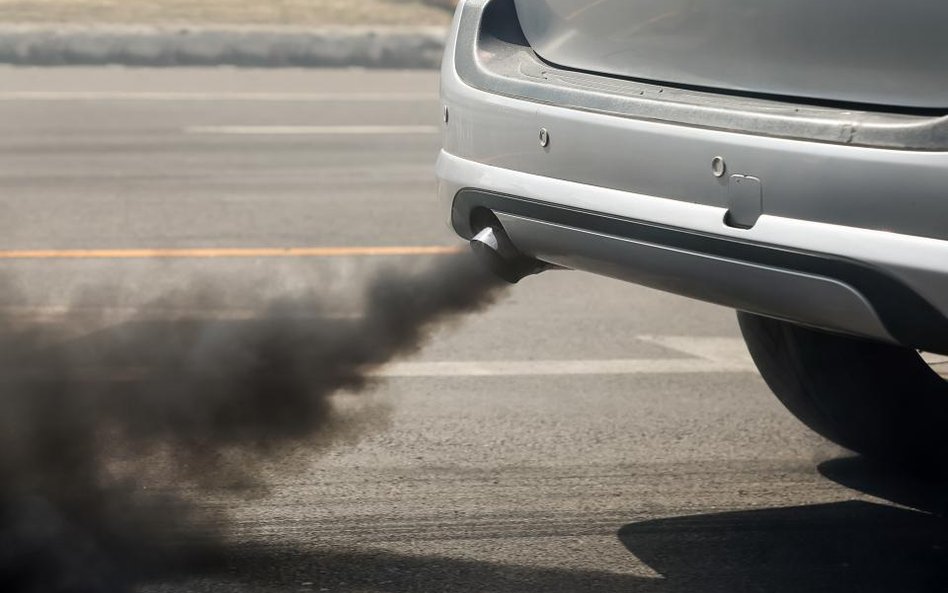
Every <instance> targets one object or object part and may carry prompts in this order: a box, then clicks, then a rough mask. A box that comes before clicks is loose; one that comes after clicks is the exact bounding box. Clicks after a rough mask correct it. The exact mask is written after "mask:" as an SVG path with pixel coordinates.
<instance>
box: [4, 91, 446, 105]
mask: <svg viewBox="0 0 948 593" xmlns="http://www.w3.org/2000/svg"><path fill="white" fill-rule="evenodd" d="M437 100H438V95H436V94H434V93H241V92H235V93H219V92H218V93H187V92H185V93H175V92H160V91H159V92H123V91H8V92H0V101H191V102H216V101H278V102H323V103H328V102H351V101H362V102H369V103H388V102H393V101H398V102H415V101H437Z"/></svg>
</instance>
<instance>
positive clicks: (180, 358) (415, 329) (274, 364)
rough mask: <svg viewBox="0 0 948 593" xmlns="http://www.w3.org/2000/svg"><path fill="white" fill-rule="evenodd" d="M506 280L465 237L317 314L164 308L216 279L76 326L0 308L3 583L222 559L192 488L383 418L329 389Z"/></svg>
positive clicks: (359, 380) (160, 571)
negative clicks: (205, 314)
mask: <svg viewBox="0 0 948 593" xmlns="http://www.w3.org/2000/svg"><path fill="white" fill-rule="evenodd" d="M502 285H503V283H502V282H500V281H498V280H496V279H495V278H494V277H493V276H492V275H491V274H490V273H489V272H487V271H486V270H484V269H483V268H482V267H481V266H480V265H479V264H478V263H477V262H476V261H475V260H474V258H473V257H472V256H471V255H470V254H463V255H462V254H459V255H457V256H450V257H448V258H444V259H441V260H440V261H438V262H437V263H435V264H432V265H428V266H427V267H422V268H411V269H390V270H388V271H386V272H384V273H382V274H380V275H379V276H377V277H376V278H375V280H373V281H372V282H371V283H369V284H368V285H367V286H366V287H365V288H364V290H363V292H362V293H361V294H360V295H359V296H360V297H361V298H362V299H363V305H362V311H361V315H359V316H355V317H351V318H349V317H346V318H338V317H337V318H332V317H329V316H322V317H320V313H328V311H327V310H326V305H325V303H324V301H323V300H322V299H321V297H320V295H318V294H313V295H311V296H309V297H305V298H294V299H291V300H289V301H283V302H281V303H279V304H276V305H272V306H270V307H269V308H267V309H266V310H265V311H263V312H261V314H260V315H259V316H256V317H255V318H254V319H252V320H243V321H234V320H229V321H228V320H215V321H208V320H201V319H193V318H187V317H178V318H174V319H171V320H168V319H161V320H160V321H156V320H155V317H156V315H155V314H154V312H155V311H167V308H168V305H175V306H178V307H179V308H180V307H181V306H187V305H188V304H194V303H200V304H201V305H202V306H205V307H207V306H214V304H215V302H216V300H215V299H217V298H218V296H217V295H218V294H219V293H220V292H222V290H220V291H219V290H217V289H215V288H214V287H210V288H208V287H205V288H203V289H200V290H195V291H192V292H189V293H187V294H173V295H169V296H168V297H166V298H165V299H162V300H159V301H158V302H155V303H152V304H151V305H149V306H145V307H143V308H141V310H140V311H138V312H136V314H135V315H134V316H133V318H132V319H129V320H128V321H127V322H125V323H122V324H121V325H118V326H115V327H113V328H110V329H106V330H100V331H98V332H96V333H95V334H94V335H92V336H89V337H86V338H83V339H81V340H79V341H76V340H72V341H70V340H69V338H70V337H74V336H76V335H82V334H83V333H84V321H83V320H82V319H81V316H80V315H78V314H76V313H75V312H72V313H68V312H67V313H66V314H65V315H64V317H63V321H61V322H57V323H53V324H43V323H37V322H35V321H34V322H23V321H22V320H18V319H16V318H14V317H13V316H9V315H8V316H6V317H0V341H2V348H0V590H2V591H9V592H16V591H25V592H34V591H35V592H90V593H91V592H99V591H103V592H104V591H109V592H112V591H127V590H130V589H131V588H133V587H134V586H135V585H136V584H137V583H139V582H141V581H142V580H143V579H147V578H150V577H152V576H157V575H164V574H167V573H168V572H176V571H183V570H187V569H188V568H191V564H193V563H195V562H199V563H203V562H205V561H207V560H209V559H213V556H214V552H215V549H216V546H217V545H218V543H219V542H220V539H219V538H220V537H221V533H222V528H223V527H225V526H226V517H225V516H223V515H222V514H220V513H218V512H215V511H213V510H209V508H208V505H205V506H203V507H202V506H201V505H200V504H196V503H195V499H199V498H201V497H207V496H213V495H216V494H220V493H221V492H223V491H226V493H227V494H229V495H232V494H233V493H234V492H235V489H236V492H239V493H244V494H246V495H250V494H252V493H256V492H257V490H256V489H255V488H256V487H261V486H265V484H262V481H263V480H262V478H261V477H260V475H261V471H262V470H263V469H264V468H270V467H271V466H272V465H273V464H277V465H278V464H279V463H280V461H281V460H283V459H285V458H287V457H288V456H292V454H293V453H294V451H297V452H298V451H300V450H303V451H306V452H312V451H313V450H318V449H319V448H320V447H325V446H327V445H329V444H331V443H335V442H339V441H340V440H345V439H350V438H357V437H358V435H359V434H361V432H360V431H364V430H365V429H366V428H367V427H371V426H373V425H374V424H375V423H378V422H380V421H384V419H385V410H384V409H381V408H378V407H373V406H371V405H364V406H361V407H360V406H356V407H354V408H352V409H343V408H341V407H340V406H338V405H336V402H335V401H334V398H333V395H334V394H337V393H339V392H341V391H345V392H356V391H360V390H362V389H364V388H365V387H366V386H367V385H369V383H370V379H369V378H368V376H367V373H369V372H370V371H371V370H373V369H375V368H377V367H379V366H381V365H384V364H385V363H386V362H387V361H389V360H391V359H392V358H395V357H399V356H404V355H407V354H411V353H413V352H415V351H416V350H418V349H419V348H420V346H421V345H422V344H423V342H424V339H425V337H426V336H427V335H428V334H429V332H430V330H431V329H432V328H434V327H435V326H437V325H438V324H441V323H443V322H446V321H449V320H451V319H453V318H455V317H456V316H458V315H460V314H463V313H467V312H471V311H476V310H479V309H481V308H483V307H484V306H486V305H488V304H489V303H491V302H492V301H493V300H494V299H495V297H496V296H497V295H498V294H499V292H500V291H501V290H502ZM10 286H11V283H10V282H7V283H6V284H0V293H2V292H9V291H10V290H11V288H10ZM219 288H220V287H219ZM300 310H304V311H307V313H308V314H309V316H308V317H307V318H305V319H301V318H300V317H299V316H298V315H294V314H293V313H294V312H298V311H300Z"/></svg>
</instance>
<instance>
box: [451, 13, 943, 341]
mask: <svg viewBox="0 0 948 593" xmlns="http://www.w3.org/2000/svg"><path fill="white" fill-rule="evenodd" d="M510 1H512V0H469V1H468V2H466V3H464V4H463V5H462V6H461V9H460V10H459V12H458V17H457V18H456V20H455V25H454V27H453V29H452V34H451V37H450V39H449V45H448V49H447V51H446V54H445V60H444V63H443V66H442V97H443V100H444V103H445V106H446V107H447V109H448V111H449V114H450V117H449V118H448V122H447V123H446V124H445V129H444V136H443V150H442V153H441V155H440V157H439V161H438V167H437V174H438V178H439V181H440V183H439V193H440V196H441V199H442V201H443V204H444V208H445V210H446V211H450V212H451V213H452V225H453V227H454V229H455V230H456V231H457V232H458V233H459V234H460V235H462V236H464V237H466V238H468V239H470V238H471V236H472V231H476V230H477V229H473V228H470V224H471V220H472V216H471V215H472V209H473V208H486V209H489V210H490V211H492V212H493V213H494V214H495V215H496V217H497V218H498V219H499V220H501V221H505V222H502V223H501V224H505V225H509V226H510V227H511V228H510V229H506V230H507V231H508V234H509V235H510V237H511V239H512V241H513V243H514V244H515V245H516V246H517V247H518V248H520V249H521V250H522V251H523V252H524V253H526V254H527V255H530V256H534V257H536V258H538V259H541V260H543V261H548V262H550V263H554V264H558V265H561V266H565V267H575V268H577V269H583V270H588V271H591V272H596V273H601V274H607V275H610V276H615V277H619V278H623V279H626V280H630V281H633V282H639V283H642V284H646V285H650V286H654V287H656V288H661V289H664V290H669V291H672V292H677V293H679V294H684V295H686V296H690V297H694V298H699V299H704V300H708V301H712V302H716V303H719V304H722V305H726V306H731V307H735V308H740V309H742V310H745V311H749V312H754V313H759V314H764V315H769V316H773V317H778V318H782V319H787V320H790V321H793V322H797V323H802V324H806V325H811V326H813V327H819V328H822V329H827V330H831V331H839V332H844V333H849V334H853V335H858V336H865V337H870V338H874V339H878V340H883V341H888V342H896V343H900V344H903V345H907V346H913V347H924V348H925V349H928V350H931V351H942V352H944V351H948V224H946V220H948V217H946V215H948V197H946V193H945V191H944V188H945V187H948V182H946V181H948V152H946V151H945V150H931V149H929V150H910V149H901V150H900V149H893V148H881V147H869V146H853V145H851V144H848V143H846V142H845V140H840V141H834V142H829V141H806V140H805V139H802V138H797V137H794V138H786V137H776V136H773V135H768V134H765V133H743V132H738V131H735V130H726V129H720V128H719V127H718V126H717V125H715V126H713V127H704V126H700V125H696V124H695V123H694V122H688V123H682V122H675V121H672V120H669V119H668V118H667V117H666V116H667V114H668V113H670V111H667V110H665V107H666V106H664V105H657V107H656V109H658V110H660V111H661V113H663V114H664V115H663V117H655V118H649V117H642V116H639V115H630V114H629V113H621V112H618V110H617V109H608V108H604V109H598V108H595V109H589V108H586V107H585V106H584V105H583V101H584V97H585V96H586V95H587V94H588V96H590V97H594V98H596V99H597V100H602V99H603V98H604V97H606V98H608V97H609V96H610V95H608V91H607V90H604V89H608V88H609V87H608V85H605V86H604V87H603V89H600V90H585V89H581V90H580V91H577V89H576V87H575V86H574V85H572V84H571V82H570V81H564V80H562V79H559V78H556V77H553V76H550V77H540V78H531V80H532V82H527V83H525V84H526V87H525V88H524V89H517V90H515V91H511V88H510V87H509V86H507V85H506V82H507V80H508V79H505V78H504V77H503V76H501V75H498V72H501V71H505V68H507V70H506V71H509V70H516V71H519V72H521V73H522V72H523V68H522V62H516V63H515V64H516V66H515V67H513V68H509V67H510V66H511V64H512V63H514V62H511V60H510V55H509V54H508V53H506V52H505V51H504V50H503V48H501V47H499V46H498V45H496V44H494V45H491V43H493V41H492V42H491V43H480V42H481V41H483V40H478V35H477V34H474V33H472V31H471V27H474V28H477V27H478V26H481V25H483V24H484V23H483V21H482V20H481V18H482V16H483V14H482V12H483V11H484V10H485V8H488V7H489V6H490V5H491V3H492V2H493V3H495V4H494V6H498V5H500V4H499V3H501V2H508V3H509V2H510ZM472 23H473V24H472ZM494 41H498V42H499V40H494ZM510 42H511V43H514V44H517V43H520V41H517V40H516V39H515V36H511V37H510ZM531 74H532V73H531ZM495 75H496V76H495ZM557 85H561V86H562V89H561V90H562V91H563V92H562V93H552V94H551V95H549V96H551V97H569V99H568V101H561V102H556V101H552V100H544V99H540V98H538V97H533V98H530V95H531V93H532V92H533V91H534V90H544V89H548V88H549V87H551V86H552V87H556V86H557ZM567 91H568V92H567ZM660 101H661V99H654V100H653V101H652V102H654V103H660ZM671 101H675V99H672V100H671ZM712 103H713V101H712ZM607 107H608V106H607ZM786 108H787V106H781V109H786ZM755 109H756V107H755ZM775 109H776V108H775ZM794 109H795V108H794V107H792V105H790V106H789V111H790V112H793V111H794ZM714 111H719V110H718V109H716V108H715V109H714ZM541 129H544V130H546V132H547V139H548V142H546V143H543V142H541V141H540V138H539V135H538V133H539V131H540V130H541ZM716 156H721V157H723V159H724V160H725V161H726V163H727V167H726V168H727V174H724V175H721V176H715V174H714V169H713V167H712V161H713V159H714V158H715V157H716ZM734 175H737V176H741V177H743V178H753V179H754V180H755V181H756V182H758V183H759V184H760V193H759V199H760V210H761V211H760V213H759V217H757V218H756V220H753V221H752V224H750V225H748V226H750V228H738V227H736V226H732V225H729V224H728V223H727V214H728V208H729V205H731V203H732V200H733V196H732V192H731V188H730V184H731V182H732V177H733V176H734ZM471 195H482V196H484V200H482V201H480V202H478V201H477V200H475V201H473V202H472V201H471V200H469V199H467V197H469V196H471ZM754 195H755V196H756V195H757V194H756V193H754ZM525 203H526V204H527V206H528V207H527V208H526V210H525V209H524V208H525V206H524V204H525ZM577 221H578V222H577ZM632 227H634V228H633V232H630V233H626V232H625V229H627V228H632ZM505 228H506V226H505ZM636 229H645V230H648V232H647V233H645V235H642V234H641V233H639V231H638V230H636ZM649 229H651V230H649ZM654 229H665V230H664V231H663V233H664V234H662V233H659V234H658V235H656V234H655V233H654V232H652V231H653V230H654ZM666 235H667V236H669V237H673V238H675V237H677V238H681V237H686V238H688V237H691V239H694V240H693V241H692V240H691V239H689V242H690V244H689V246H685V247H682V245H680V244H673V243H671V242H667V241H665V239H664V237H665V236H666ZM643 237H644V238H643ZM677 238H676V239H675V240H677ZM709 245H713V246H714V249H713V250H710V249H708V248H707V247H708V246H709ZM750 278H756V280H755V281H750ZM759 283H764V284H766V286H758V284H759Z"/></svg>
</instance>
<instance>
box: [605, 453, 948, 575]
mask: <svg viewBox="0 0 948 593" xmlns="http://www.w3.org/2000/svg"><path fill="white" fill-rule="evenodd" d="M819 471H820V473H822V474H823V475H824V476H825V477H827V478H829V479H831V480H833V481H835V482H838V483H839V484H841V485H844V486H847V487H849V488H854V489H857V490H860V491H862V492H864V493H867V494H871V495H874V496H878V497H880V498H885V499H887V500H890V501H892V502H895V503H898V504H901V505H905V506H909V507H912V508H899V507H896V506H890V505H885V504H877V503H873V502H864V501H847V502H841V503H832V504H819V505H809V506H797V507H786V508H772V509H761V510H751V511H741V512H729V513H719V514H709V515H697V516H692V517H676V518H669V519H659V520H654V521H644V522H640V523H632V524H629V525H626V526H624V527H623V528H622V529H620V530H619V538H620V540H621V541H622V543H623V544H624V545H625V547H626V548H627V549H628V550H629V551H630V552H632V553H633V554H635V556H636V557H638V558H639V559H640V560H642V561H643V562H644V563H646V564H647V565H649V566H650V567H651V568H652V569H654V570H655V571H656V572H658V573H660V574H662V575H663V576H665V578H666V584H667V588H665V589H663V590H664V591H669V592H675V593H677V592H684V591H702V592H705V591H722V592H723V591H729V592H735V591H767V592H769V593H799V592H803V591H808V592H809V591H833V592H835V593H849V592H852V593H855V592H860V593H864V592H874V591H879V592H882V591H900V592H906V593H907V592H936V591H938V592H944V591H948V522H946V521H945V519H944V518H943V516H940V515H939V514H938V511H941V510H943V509H944V500H945V499H944V495H945V491H944V489H943V488H941V486H940V485H939V484H938V483H935V482H925V481H921V480H919V479H917V478H915V477H912V476H910V475H907V474H901V473H898V472H896V471H894V470H892V469H887V468H884V467H881V466H876V465H872V464H870V463H868V462H866V461H865V460H863V459H861V458H847V459H838V460H833V461H829V462H826V463H823V464H822V465H820V466H819Z"/></svg>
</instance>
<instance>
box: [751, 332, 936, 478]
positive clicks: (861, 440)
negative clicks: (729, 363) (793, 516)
mask: <svg viewBox="0 0 948 593" xmlns="http://www.w3.org/2000/svg"><path fill="white" fill-rule="evenodd" d="M738 321H739V323H740V326H741V332H742V333H743V335H744V340H745V342H746V343H747V347H748V349H749V350H750V353H751V356H752V357H753V359H754V362H755V363H756V365H757V368H758V369H759V370H760V373H761V375H763V377H764V380H765V381H766V382H767V385H768V386H769V387H770V389H771V390H772V391H773V392H774V394H776V396H777V398H778V399H779V400H780V401H781V402H782V403H783V405H784V406H786V408H787V409H788V410H790V412H791V413H792V414H793V415H794V416H796V417H797V418H798V419H799V420H801V421H802V422H803V423H804V424H806V425H807V426H809V427H810V428H811V429H813V430H814V431H816V432H817V433H819V434H821V435H823V436H824V437H826V438H828V439H829V440H831V441H833V442H835V443H837V444H839V445H842V446H844V447H846V448H848V449H851V450H853V451H856V452H858V453H862V454H864V455H866V456H868V457H873V458H875V459H879V460H884V461H891V462H896V463H899V464H900V465H903V466H905V467H906V468H907V469H912V470H919V471H923V472H926V473H927V472H930V471H932V470H937V471H938V472H939V473H941V472H942V471H944V470H945V468H946V464H948V381H946V380H945V379H943V378H941V377H940V376H939V375H938V374H937V373H935V371H934V370H933V369H932V368H931V367H930V366H928V364H927V363H926V362H925V361H924V360H923V359H922V357H921V356H920V355H919V354H918V352H916V351H915V350H912V349H909V348H902V347H899V346H893V345H889V344H883V343H880V342H873V341H869V340H863V339H859V338H853V337H847V336H842V335H837V334H831V333H827V332H823V331H818V330H814V329H809V328H805V327H802V326H799V325H795V324H792V323H788V322H785V321H778V320H775V319H770V318H767V317H761V316H759V315H752V314H749V313H738Z"/></svg>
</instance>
